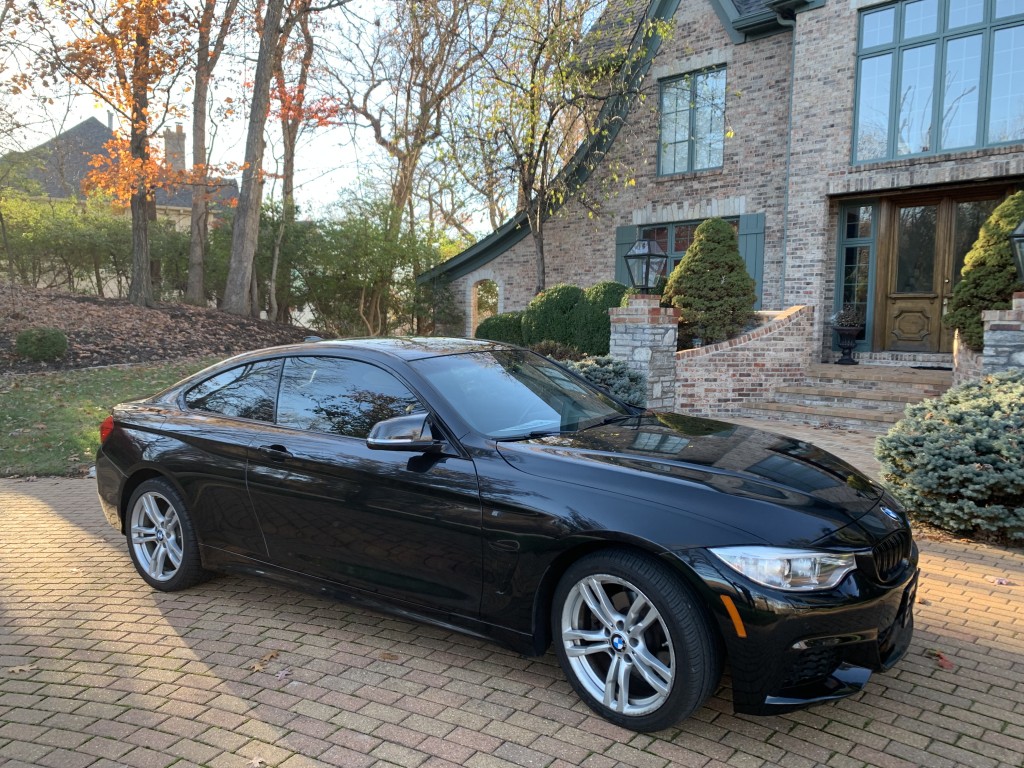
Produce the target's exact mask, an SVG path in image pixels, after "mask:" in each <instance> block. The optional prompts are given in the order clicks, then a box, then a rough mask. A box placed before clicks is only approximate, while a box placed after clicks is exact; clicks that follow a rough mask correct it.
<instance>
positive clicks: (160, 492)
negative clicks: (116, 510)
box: [125, 479, 211, 592]
mask: <svg viewBox="0 0 1024 768" xmlns="http://www.w3.org/2000/svg"><path fill="white" fill-rule="evenodd" d="M126 517H127V520H126V525H125V532H126V538H127V540H128V554H129V555H131V558H132V563H134V564H135V570H137V571H138V572H139V575H140V576H142V578H143V579H145V581H146V583H147V584H149V585H150V586H151V587H153V588H155V589H159V590H161V591H162V592H176V591H178V590H180V589H187V588H188V587H191V586H194V585H196V584H198V583H200V582H202V581H205V580H206V579H208V578H210V576H211V574H210V573H209V571H206V570H204V569H203V567H202V563H201V562H200V559H199V543H198V541H197V539H196V534H195V529H193V527H192V520H191V518H190V517H189V515H188V511H187V510H186V509H185V502H184V501H182V499H181V496H180V495H179V494H178V492H177V491H176V490H175V489H174V487H173V486H172V485H171V484H170V483H168V482H167V481H166V480H161V479H153V480H147V481H145V482H144V483H142V484H141V485H140V486H139V487H138V488H136V489H135V493H133V494H132V498H131V501H129V502H128V512H127V516H126Z"/></svg>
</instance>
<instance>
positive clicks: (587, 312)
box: [569, 280, 626, 356]
mask: <svg viewBox="0 0 1024 768" xmlns="http://www.w3.org/2000/svg"><path fill="white" fill-rule="evenodd" d="M625 293H626V286H624V285H623V284H622V283H617V282H615V281H614V280H606V281H604V282H602V283H597V284H596V285H592V286H590V287H589V288H587V290H586V291H584V292H583V301H581V302H579V303H578V304H577V305H576V306H575V307H573V310H572V313H571V314H570V316H569V324H570V325H571V326H572V328H571V331H572V336H573V346H574V347H576V348H577V349H581V350H583V351H584V352H586V353H587V354H588V355H596V356H600V355H607V354H608V347H609V344H610V342H611V335H612V323H611V318H610V317H608V310H609V309H611V308H612V307H617V306H619V304H620V302H621V301H622V297H623V296H624V295H625Z"/></svg>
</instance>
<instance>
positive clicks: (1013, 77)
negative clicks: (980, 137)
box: [988, 0, 1024, 143]
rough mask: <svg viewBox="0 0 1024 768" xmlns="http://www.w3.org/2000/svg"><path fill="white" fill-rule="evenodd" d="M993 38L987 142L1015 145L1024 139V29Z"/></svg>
mask: <svg viewBox="0 0 1024 768" xmlns="http://www.w3.org/2000/svg"><path fill="white" fill-rule="evenodd" d="M1022 2H1024V0H1022ZM992 37H993V44H992V96H991V98H990V99H989V128H988V140H989V141H990V142H992V143H999V142H1004V141H1015V140H1017V139H1021V138H1024V25H1022V26H1019V27H1010V28H1008V29H1000V30H997V31H996V32H995V34H994V35H993V36H992Z"/></svg>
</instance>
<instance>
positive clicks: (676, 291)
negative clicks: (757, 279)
mask: <svg viewBox="0 0 1024 768" xmlns="http://www.w3.org/2000/svg"><path fill="white" fill-rule="evenodd" d="M663 300H664V301H669V302H671V303H672V305H673V306H675V307H677V308H678V309H679V310H680V312H681V315H680V318H679V338H680V340H681V341H683V342H684V343H685V342H686V341H687V340H689V341H690V343H692V341H693V339H695V338H699V339H701V340H702V341H703V342H704V343H705V344H714V343H716V342H719V341H725V340H726V339H729V338H731V337H733V336H735V335H736V334H738V333H739V332H740V331H742V330H743V329H744V328H745V327H746V326H747V325H749V324H750V323H751V322H752V321H753V319H754V309H753V308H754V304H755V303H756V302H757V294H756V293H755V292H754V279H753V278H752V277H751V276H750V275H749V274H748V273H747V268H746V265H744V263H743V257H741V256H740V251H739V245H738V243H737V240H736V233H735V231H734V230H733V228H732V226H731V225H730V224H728V223H727V222H725V221H723V220H722V219H707V220H705V221H704V222H702V223H701V225H700V226H699V227H697V230H696V232H694V235H693V243H692V244H691V245H690V247H689V248H688V249H687V251H686V255H685V256H683V260H682V261H680V262H679V264H678V265H677V266H676V268H675V269H674V270H672V274H671V275H669V278H668V283H667V284H666V285H665V292H664V295H663Z"/></svg>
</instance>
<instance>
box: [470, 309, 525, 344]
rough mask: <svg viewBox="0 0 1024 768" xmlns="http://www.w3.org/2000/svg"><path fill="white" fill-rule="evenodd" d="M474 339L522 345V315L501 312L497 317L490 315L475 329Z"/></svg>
mask: <svg viewBox="0 0 1024 768" xmlns="http://www.w3.org/2000/svg"><path fill="white" fill-rule="evenodd" d="M476 338H478V339H490V340H491V341H504V342H507V343H509V344H522V343H523V313H522V312H502V313H501V314H498V315H491V316H490V317H488V318H487V319H485V320H484V321H483V322H482V323H480V325H478V326H477V327H476Z"/></svg>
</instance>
